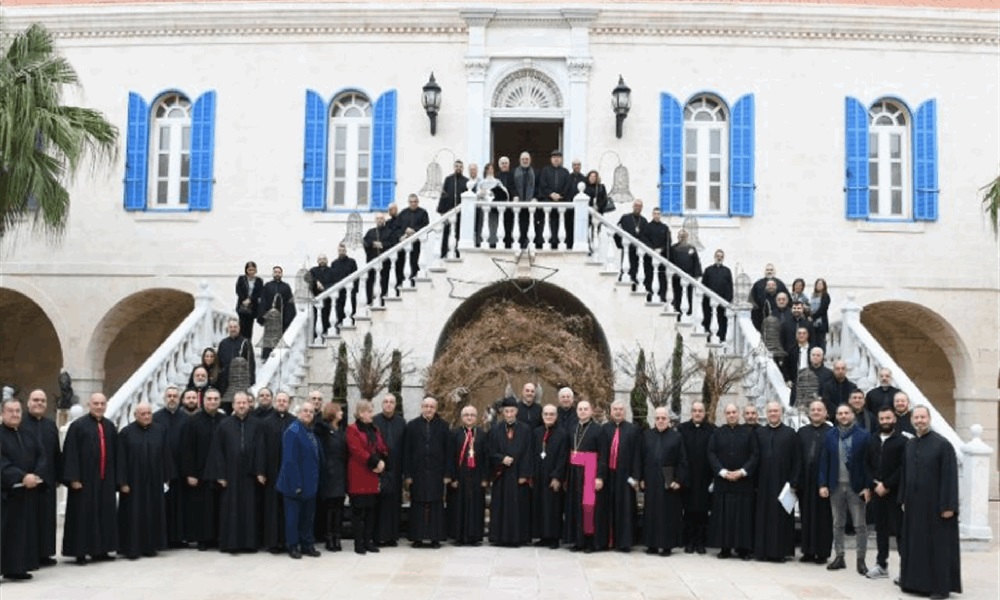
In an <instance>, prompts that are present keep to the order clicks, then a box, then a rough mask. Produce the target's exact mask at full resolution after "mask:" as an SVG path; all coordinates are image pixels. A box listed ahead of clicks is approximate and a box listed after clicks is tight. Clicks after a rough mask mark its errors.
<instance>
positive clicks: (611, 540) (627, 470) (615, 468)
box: [601, 400, 642, 552]
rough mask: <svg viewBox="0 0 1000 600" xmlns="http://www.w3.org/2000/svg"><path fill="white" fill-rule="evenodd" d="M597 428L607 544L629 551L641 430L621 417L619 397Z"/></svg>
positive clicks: (637, 484)
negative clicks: (602, 453) (604, 458)
mask: <svg viewBox="0 0 1000 600" xmlns="http://www.w3.org/2000/svg"><path fill="white" fill-rule="evenodd" d="M601 429H602V430H603V431H604V435H605V437H606V438H607V439H605V441H604V443H605V445H606V446H607V448H608V478H607V480H605V482H604V483H605V486H604V494H605V500H606V501H607V502H606V503H605V505H604V506H605V508H604V510H606V511H607V519H608V539H607V545H608V548H614V549H616V550H618V551H620V552H630V551H631V550H632V542H633V539H632V538H633V537H634V535H635V511H636V499H635V492H636V490H638V489H639V480H640V479H641V478H642V466H641V464H640V457H639V451H640V444H641V432H640V431H639V427H638V426H636V425H635V424H634V423H630V422H628V421H626V420H625V402H623V401H621V400H615V401H614V402H612V403H611V420H610V421H608V422H607V423H605V424H604V425H603V426H602V427H601ZM602 541H603V540H602Z"/></svg>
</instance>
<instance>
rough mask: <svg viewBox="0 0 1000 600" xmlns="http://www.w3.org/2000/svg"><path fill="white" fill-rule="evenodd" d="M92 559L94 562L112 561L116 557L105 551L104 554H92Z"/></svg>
mask: <svg viewBox="0 0 1000 600" xmlns="http://www.w3.org/2000/svg"><path fill="white" fill-rule="evenodd" d="M90 559H91V560H93V561H94V562H111V561H113V560H114V559H115V557H114V556H111V555H110V554H108V553H107V552H105V553H104V554H98V555H97V556H91V557H90Z"/></svg>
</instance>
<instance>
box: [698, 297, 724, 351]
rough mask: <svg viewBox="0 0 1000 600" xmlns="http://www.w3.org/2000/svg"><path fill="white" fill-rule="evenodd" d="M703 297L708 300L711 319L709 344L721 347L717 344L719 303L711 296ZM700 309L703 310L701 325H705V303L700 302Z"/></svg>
mask: <svg viewBox="0 0 1000 600" xmlns="http://www.w3.org/2000/svg"><path fill="white" fill-rule="evenodd" d="M703 297H704V298H707V299H708V316H709V317H710V318H709V325H708V341H709V343H713V344H714V345H721V344H716V343H715V342H717V340H718V339H719V320H718V319H717V318H716V315H717V314H718V312H719V311H718V310H717V309H718V307H719V301H718V300H716V299H715V298H713V297H711V296H707V295H704V296H703ZM698 307H699V308H700V309H701V318H702V321H701V323H704V322H705V321H704V319H705V307H704V302H703V301H699V302H698Z"/></svg>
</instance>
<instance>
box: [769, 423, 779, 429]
mask: <svg viewBox="0 0 1000 600" xmlns="http://www.w3.org/2000/svg"><path fill="white" fill-rule="evenodd" d="M767 425H768V427H770V428H771V429H777V428H779V427H781V423H777V424H775V425H771V424H770V423H768V424H767Z"/></svg>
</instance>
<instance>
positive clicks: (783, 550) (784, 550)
mask: <svg viewBox="0 0 1000 600" xmlns="http://www.w3.org/2000/svg"><path fill="white" fill-rule="evenodd" d="M764 416H765V417H766V418H767V423H766V424H764V425H763V426H762V427H758V428H757V449H758V452H759V453H760V455H759V459H758V460H759V462H758V466H757V509H756V519H755V521H754V547H753V553H754V558H756V559H757V560H769V561H775V562H785V560H786V559H787V557H788V556H794V555H795V515H794V514H793V513H789V512H788V511H786V510H785V509H784V508H783V507H782V505H781V502H779V501H778V496H779V494H781V491H782V489H783V488H784V487H785V485H786V484H788V485H790V486H791V488H792V491H795V492H798V490H799V488H800V486H799V475H800V473H799V471H800V469H801V468H802V467H801V465H802V447H801V446H800V445H799V438H798V436H796V435H795V430H794V429H792V428H791V427H789V426H788V425H785V424H784V423H782V422H781V416H782V408H781V403H779V402H777V401H775V400H772V401H771V402H768V403H767V409H766V410H765V412H764Z"/></svg>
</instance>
